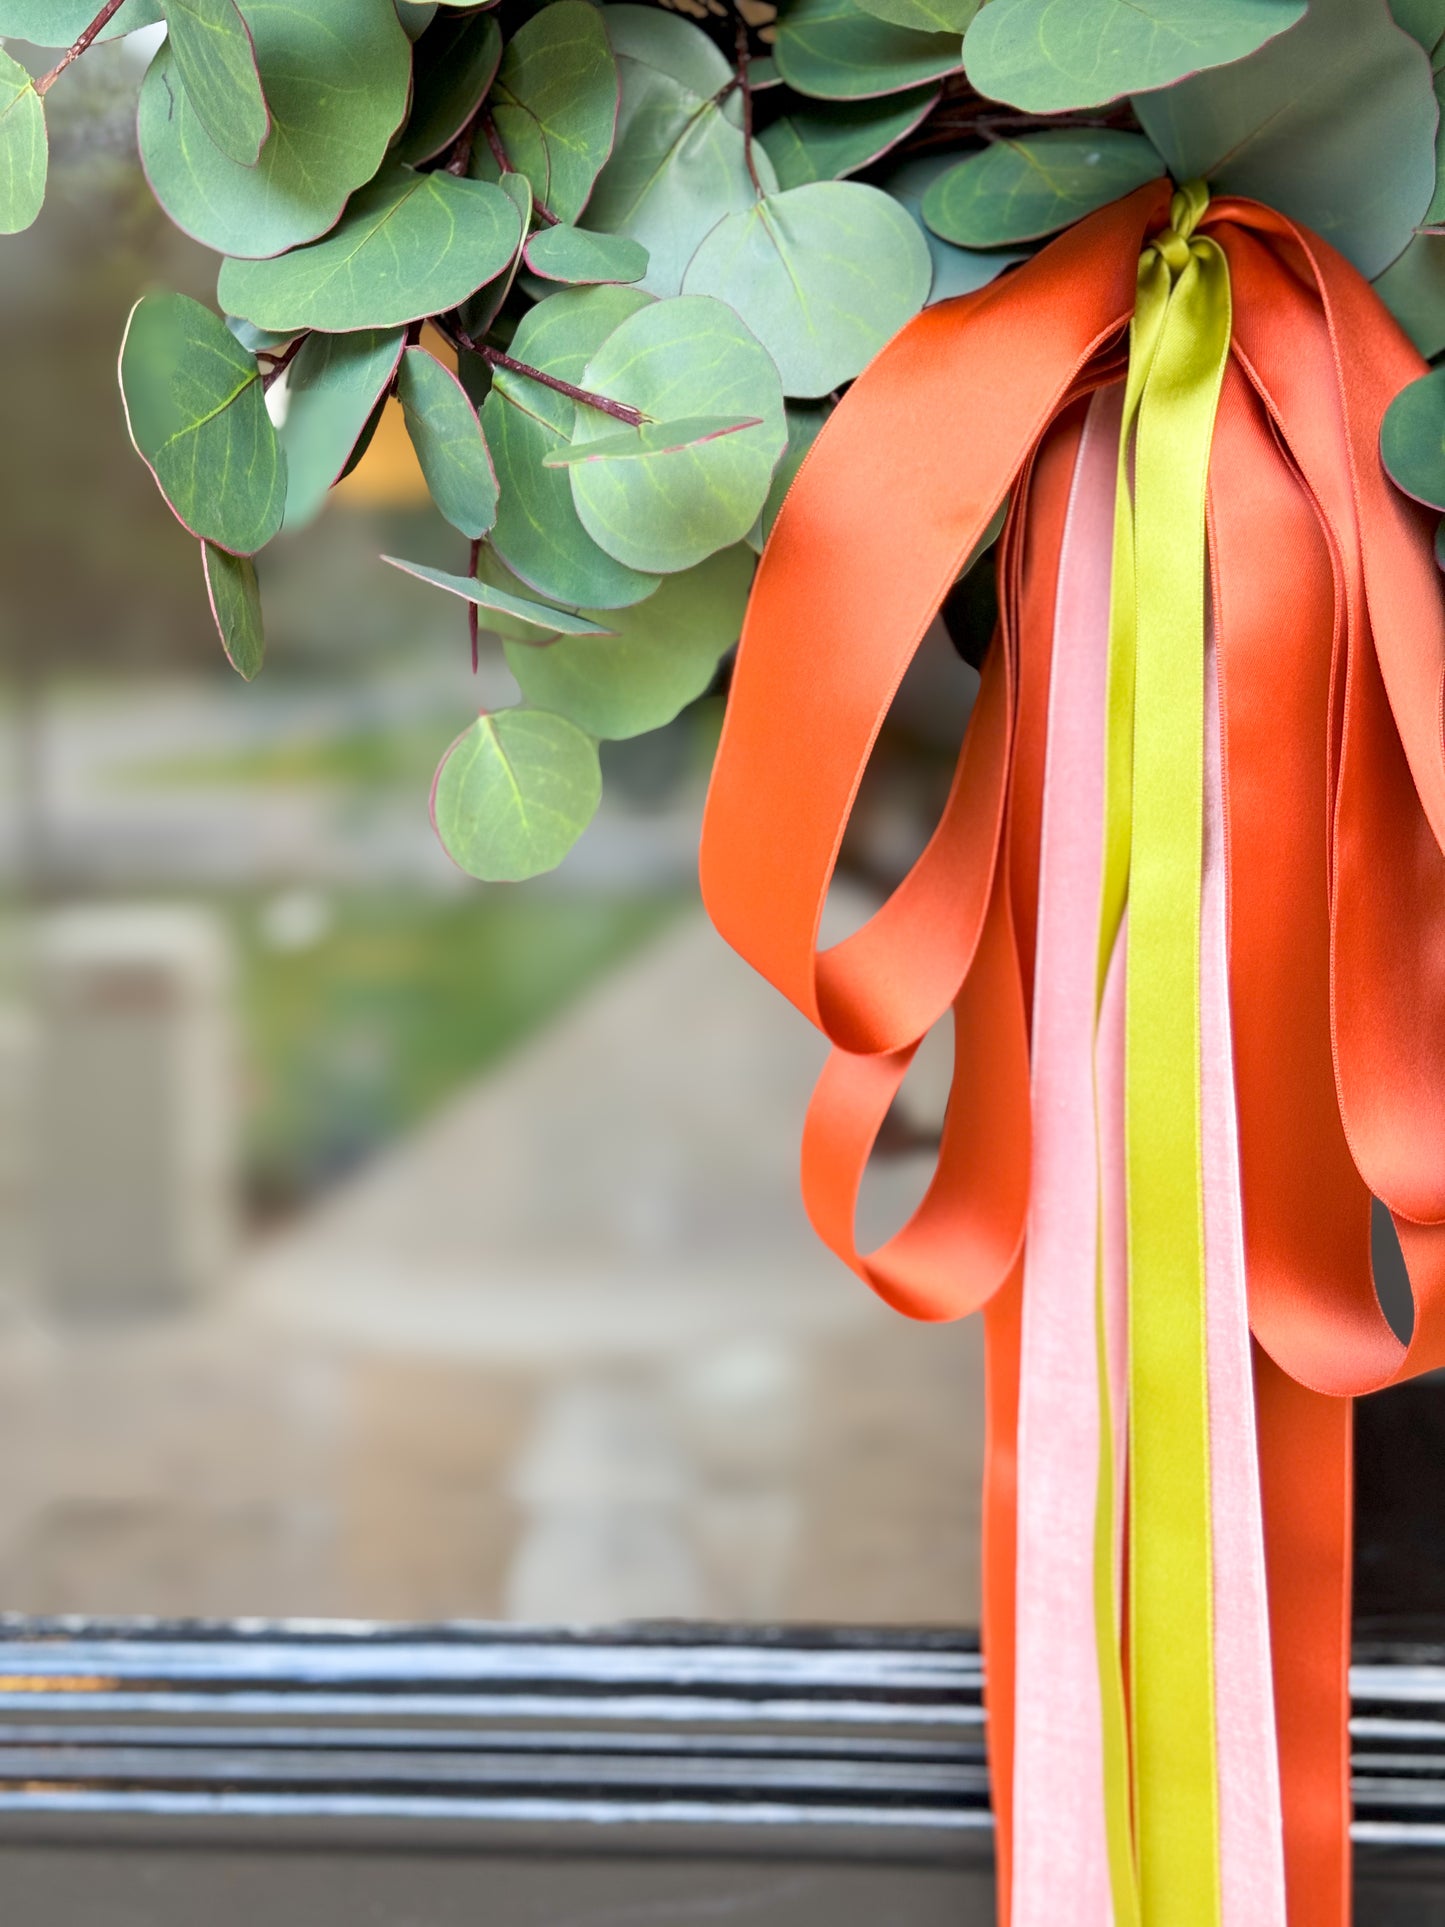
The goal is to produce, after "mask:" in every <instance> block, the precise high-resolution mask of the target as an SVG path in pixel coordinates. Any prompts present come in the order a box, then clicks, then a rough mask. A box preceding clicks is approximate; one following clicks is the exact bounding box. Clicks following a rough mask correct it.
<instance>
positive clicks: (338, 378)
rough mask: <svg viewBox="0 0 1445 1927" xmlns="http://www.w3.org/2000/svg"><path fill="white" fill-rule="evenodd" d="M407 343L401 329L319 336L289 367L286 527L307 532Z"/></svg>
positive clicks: (284, 435)
mask: <svg viewBox="0 0 1445 1927" xmlns="http://www.w3.org/2000/svg"><path fill="white" fill-rule="evenodd" d="M405 341H406V335H405V332H404V331H403V330H402V329H400V328H395V329H391V330H380V329H362V330H360V331H359V332H358V333H356V334H345V335H327V334H313V335H311V336H310V337H309V338H308V339H307V341H306V342H305V343H304V344H303V346H302V347H301V349H300V350H299V352H298V353H297V355H296V358H295V360H294V361H293V362H292V363H291V365H290V367H289V368H288V369H287V370H286V400H287V406H286V419H285V421H284V422H283V423H282V425H281V430H280V434H281V447H282V449H283V450H284V451H285V455H286V522H285V526H286V527H287V528H288V529H298V528H303V527H304V526H305V525H306V524H307V523H308V522H310V521H311V520H313V519H314V517H315V516H316V515H317V514H318V513H319V512H320V510H321V507H322V505H323V504H324V502H325V500H326V496H327V493H328V491H329V490H330V489H331V488H332V487H334V485H335V484H336V483H337V482H338V481H339V480H340V479H341V477H342V475H343V474H344V473H345V472H346V467H347V464H348V463H349V462H350V460H351V457H352V453H353V451H354V450H355V448H356V446H357V444H358V443H359V442H360V440H361V438H362V435H363V434H364V433H365V430H366V426H367V424H368V422H369V421H370V420H371V416H372V412H373V410H374V409H375V407H376V405H377V403H378V401H380V399H381V397H382V396H383V395H384V394H385V392H386V390H387V388H388V387H389V386H390V385H391V379H392V377H393V375H395V373H396V369H397V364H398V362H399V361H400V359H401V351H402V347H403V344H404V343H405Z"/></svg>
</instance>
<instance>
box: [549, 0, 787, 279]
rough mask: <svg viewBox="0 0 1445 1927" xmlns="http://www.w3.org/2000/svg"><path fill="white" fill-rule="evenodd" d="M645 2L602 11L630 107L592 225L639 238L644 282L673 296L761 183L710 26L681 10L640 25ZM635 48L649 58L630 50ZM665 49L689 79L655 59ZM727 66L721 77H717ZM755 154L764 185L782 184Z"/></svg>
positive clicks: (758, 151)
mask: <svg viewBox="0 0 1445 1927" xmlns="http://www.w3.org/2000/svg"><path fill="white" fill-rule="evenodd" d="M644 11H646V10H644V9H642V8H638V7H608V8H607V9H606V10H605V13H604V16H603V17H604V18H605V19H607V20H608V21H609V22H610V23H611V26H612V31H613V34H614V36H615V38H616V41H617V49H618V52H617V66H618V71H619V73H620V74H621V77H622V107H621V111H620V113H619V115H618V119H617V140H616V144H615V146H614V148H613V151H612V158H611V159H610V160H609V161H608V163H607V165H606V167H604V168H603V170H602V173H601V174H600V176H599V177H598V181H597V185H596V187H595V188H594V189H593V192H592V199H591V201H590V202H589V203H588V207H587V218H586V225H587V226H588V227H589V228H596V229H599V230H601V231H602V232H604V233H608V234H626V235H630V236H631V237H632V239H633V240H635V241H640V242H641V244H642V245H643V247H644V248H646V250H647V255H648V263H647V272H646V274H644V275H643V276H642V277H641V280H640V283H639V285H640V286H641V287H643V288H645V289H646V290H647V291H648V293H650V294H658V295H672V294H676V293H677V292H678V291H679V289H680V288H681V286H682V277H683V273H684V271H685V269H686V267H687V264H688V262H689V261H690V260H691V259H692V256H693V254H694V253H695V252H696V249H697V246H698V243H699V242H700V241H701V240H702V238H703V236H704V235H705V234H706V233H707V232H708V230H709V229H710V228H711V227H713V226H714V225H715V224H716V222H718V221H719V220H720V219H721V218H722V216H723V215H725V214H728V213H730V212H733V211H736V210H740V209H742V208H745V207H748V206H749V205H750V204H751V203H752V201H753V200H754V198H755V193H756V190H755V189H754V187H753V184H752V180H751V177H750V176H749V173H748V164H747V154H746V148H745V144H744V141H743V136H742V133H741V131H740V129H739V128H738V127H737V125H736V124H735V122H734V120H733V119H732V118H730V116H729V113H728V110H727V105H726V104H725V103H724V102H723V101H722V100H721V98H720V96H719V92H718V88H719V86H721V87H725V86H726V85H727V83H728V80H729V79H730V77H731V76H730V71H729V69H728V66H727V63H726V62H725V61H724V60H723V58H722V55H721V54H720V53H719V52H718V50H717V48H716V47H714V46H713V44H712V42H711V41H710V40H709V39H708V38H707V36H706V34H703V33H701V32H699V30H698V29H697V28H696V27H694V26H692V24H691V23H690V22H689V21H686V20H679V19H677V18H676V17H675V16H673V15H669V14H663V13H657V14H656V17H655V20H654V21H652V22H650V23H649V24H648V25H647V27H646V29H645V30H644V29H642V28H640V27H639V26H638V25H637V23H636V22H635V21H634V20H633V19H632V16H634V15H636V14H639V13H643V12H644ZM664 23H666V31H664ZM678 30H681V32H680V33H679V32H678ZM696 43H700V44H696ZM659 47H660V49H661V52H660V53H659V52H658V51H657V49H658V48H659ZM636 48H641V49H645V50H646V56H647V57H643V54H642V53H640V52H637V51H630V49H636ZM684 49H687V50H688V51H687V52H685V53H684V51H683V50H684ZM704 49H705V50H706V51H704ZM663 56H667V57H669V58H670V60H671V65H672V67H674V68H685V69H686V71H687V73H688V75H689V77H690V78H689V79H680V78H679V77H678V75H677V73H676V72H675V71H669V70H668V69H666V68H663V67H661V66H659V65H657V64H655V62H656V60H657V59H658V58H661V57H663ZM719 68H720V69H721V73H722V80H721V82H720V83H717V84H716V85H715V84H714V83H715V82H716V75H717V72H718V70H719ZM692 81H696V82H699V83H703V82H706V84H707V85H708V87H709V89H710V91H708V92H706V93H702V92H698V91H695V88H694V86H693V85H692V84H690V83H691V82H692ZM753 162H754V166H755V167H756V168H757V170H758V176H759V179H760V180H761V182H762V184H763V187H764V189H765V190H770V189H771V188H773V187H774V186H775V185H776V180H775V177H774V174H773V167H772V162H771V161H770V160H769V159H768V157H767V154H766V153H765V152H764V150H763V149H762V148H761V147H760V146H757V145H755V146H754V149H753Z"/></svg>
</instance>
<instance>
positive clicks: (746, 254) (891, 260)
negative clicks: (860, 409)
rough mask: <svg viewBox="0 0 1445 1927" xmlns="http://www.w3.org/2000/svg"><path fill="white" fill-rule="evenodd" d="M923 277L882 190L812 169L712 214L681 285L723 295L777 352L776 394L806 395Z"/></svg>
mask: <svg viewBox="0 0 1445 1927" xmlns="http://www.w3.org/2000/svg"><path fill="white" fill-rule="evenodd" d="M931 278H932V271H931V268H930V265H929V259H928V248H927V246H926V245H925V243H924V240H923V237H922V235H921V234H920V233H919V232H918V229H917V227H916V226H915V224H914V223H913V221H912V220H911V219H910V218H909V216H908V214H907V212H906V210H905V209H903V208H901V207H900V206H899V205H898V203H897V202H896V201H895V200H893V199H892V197H891V196H889V195H887V194H885V193H884V192H883V191H882V189H881V188H876V187H865V186H864V185H863V184H862V183H861V182H859V181H815V182H812V183H811V184H810V185H809V186H807V187H794V188H789V189H788V191H787V192H786V193H783V194H774V195H769V196H767V197H766V198H765V199H763V200H761V201H756V202H754V204H753V206H752V207H751V208H749V210H748V211H747V213H745V214H730V215H728V217H727V219H726V220H723V221H720V222H719V223H718V225H717V226H716V227H715V228H714V229H713V231H712V233H711V234H710V235H709V236H708V237H707V239H706V240H705V241H704V242H703V244H702V246H701V247H700V248H699V249H698V251H697V253H696V254H695V255H694V256H693V258H692V263H691V265H690V266H689V268H688V271H687V275H686V277H685V279H684V281H683V284H682V285H683V290H684V292H685V293H686V294H690V295H691V294H711V295H716V296H717V297H718V298H719V299H720V300H726V301H728V302H729V303H730V304H731V305H732V306H733V307H734V308H735V309H736V310H737V312H738V313H739V314H740V315H741V316H742V318H743V320H744V321H745V322H746V323H747V325H748V326H749V328H751V329H752V331H753V333H754V334H755V335H756V336H757V338H758V339H759V341H761V342H762V344H763V346H764V347H765V348H766V349H767V351H768V353H769V354H770V355H771V356H772V358H773V360H774V361H775V362H776V363H777V367H778V373H779V374H780V375H781V377H782V382H783V392H784V394H787V395H798V396H805V397H806V396H816V395H826V394H828V393H829V392H830V391H831V390H832V389H834V388H837V387H838V386H839V385H840V383H842V382H845V381H851V380H852V379H853V377H854V376H855V375H857V374H859V373H861V372H862V370H863V369H864V368H865V367H866V366H867V364H868V363H869V362H870V361H871V360H872V358H873V356H874V355H875V354H877V352H878V350H879V349H880V348H881V347H882V346H883V344H884V343H885V342H886V341H888V340H890V339H891V337H892V336H893V335H895V334H896V333H897V332H898V330H899V329H900V328H901V327H902V326H903V324H904V323H905V322H906V321H910V320H912V318H913V316H914V315H916V314H917V313H918V311H919V309H920V308H921V307H922V306H923V304H924V302H925V301H926V300H927V299H928V289H929V283H930V280H931ZM649 412H652V411H651V410H649ZM754 513H756V510H754ZM751 519H752V518H751V517H749V522H751Z"/></svg>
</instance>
